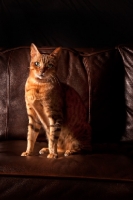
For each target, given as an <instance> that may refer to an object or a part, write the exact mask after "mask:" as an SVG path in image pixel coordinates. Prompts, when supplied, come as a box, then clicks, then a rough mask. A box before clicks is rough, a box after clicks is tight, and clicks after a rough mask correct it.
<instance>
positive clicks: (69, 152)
mask: <svg viewBox="0 0 133 200" xmlns="http://www.w3.org/2000/svg"><path fill="white" fill-rule="evenodd" d="M71 154H72V152H71V151H70V150H66V151H65V153H64V156H70V155H71Z"/></svg>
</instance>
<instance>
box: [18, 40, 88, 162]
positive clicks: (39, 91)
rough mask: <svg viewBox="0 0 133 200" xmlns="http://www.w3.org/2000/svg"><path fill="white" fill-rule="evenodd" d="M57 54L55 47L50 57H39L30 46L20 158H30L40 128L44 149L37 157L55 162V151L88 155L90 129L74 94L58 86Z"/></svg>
mask: <svg viewBox="0 0 133 200" xmlns="http://www.w3.org/2000/svg"><path fill="white" fill-rule="evenodd" d="M61 51H62V49H61V48H60V47H58V48H56V49H55V50H54V51H53V52H52V53H51V54H50V55H46V54H41V53H40V52H39V50H38V48H37V47H36V46H35V44H33V43H32V44H31V48H30V55H31V61H30V72H29V76H28V79H27V81H26V84H25V101H26V108H27V114H28V118H29V124H28V135H27V150H26V152H23V153H22V154H21V156H29V155H32V153H33V149H34V145H35V142H36V139H37V136H38V134H39V130H40V128H41V127H43V128H44V129H45V132H46V136H47V140H48V148H43V149H41V150H40V152H39V153H40V154H44V153H45V152H47V153H48V156H47V158H57V157H58V150H57V149H61V150H62V151H64V156H69V155H71V154H75V153H80V152H81V151H82V150H87V151H91V126H90V125H89V123H87V114H86V109H85V106H84V104H83V102H82V100H81V98H80V96H79V95H78V93H77V92H76V91H75V90H74V89H73V88H72V87H70V86H68V85H66V84H64V83H62V82H60V80H59V78H58V76H57V74H56V71H57V67H58V60H59V57H60V55H61ZM62 70H63V69H62Z"/></svg>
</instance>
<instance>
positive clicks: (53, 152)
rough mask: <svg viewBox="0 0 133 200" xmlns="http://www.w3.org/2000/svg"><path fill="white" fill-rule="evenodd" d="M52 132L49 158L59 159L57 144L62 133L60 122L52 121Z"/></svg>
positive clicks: (50, 133)
mask: <svg viewBox="0 0 133 200" xmlns="http://www.w3.org/2000/svg"><path fill="white" fill-rule="evenodd" d="M49 121H50V132H49V141H48V148H49V154H48V156H47V158H58V152H57V143H58V139H59V135H60V131H61V123H60V122H59V121H60V120H55V119H52V118H51V119H50V120H49Z"/></svg>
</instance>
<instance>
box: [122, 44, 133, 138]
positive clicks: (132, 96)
mask: <svg viewBox="0 0 133 200" xmlns="http://www.w3.org/2000/svg"><path fill="white" fill-rule="evenodd" d="M119 51H120V54H121V56H122V59H123V65H124V74H125V76H124V83H125V85H124V88H125V108H126V122H125V123H126V131H125V134H124V136H123V138H122V140H123V141H133V103H132V102H133V45H128V46H126V45H125V46H124V45H121V46H119Z"/></svg>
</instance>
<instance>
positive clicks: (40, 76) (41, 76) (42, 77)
mask: <svg viewBox="0 0 133 200" xmlns="http://www.w3.org/2000/svg"><path fill="white" fill-rule="evenodd" d="M36 78H38V79H40V80H42V79H44V78H45V76H44V73H43V74H41V75H38V74H36Z"/></svg>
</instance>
